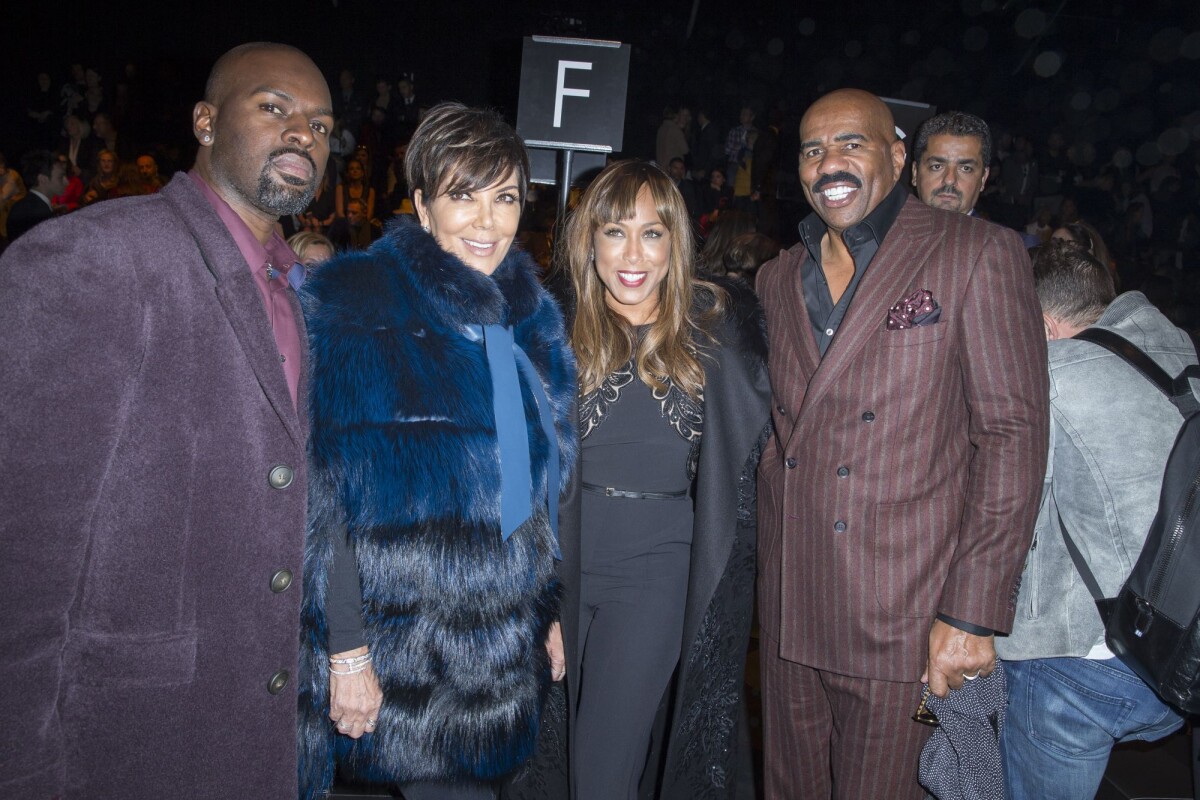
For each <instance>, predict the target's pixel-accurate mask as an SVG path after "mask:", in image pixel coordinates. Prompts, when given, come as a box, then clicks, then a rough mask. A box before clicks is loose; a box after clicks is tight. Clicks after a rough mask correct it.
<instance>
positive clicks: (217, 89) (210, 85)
mask: <svg viewBox="0 0 1200 800" xmlns="http://www.w3.org/2000/svg"><path fill="white" fill-rule="evenodd" d="M270 52H276V53H289V54H292V55H294V56H298V57H300V58H302V59H304V60H306V61H308V63H309V64H312V67H313V69H317V65H316V64H313V63H312V59H310V58H309V57H308V56H307V55H306V54H305V53H304V52H303V51H301V50H298V49H296V48H295V47H292V46H291V45H290V44H279V43H278V42H246V43H245V44H239V45H238V46H237V47H235V48H233V49H232V50H227V51H226V52H225V54H224V55H222V56H221V57H220V58H218V59H217V62H216V63H215V64H213V67H212V70H211V71H210V72H209V73H208V80H207V81H205V83H204V101H205V102H206V103H212V104H213V105H215V106H219V105H221V101H222V100H224V99H225V96H226V95H227V94H228V92H229V88H230V84H231V78H233V77H235V76H239V75H240V74H241V67H243V66H244V64H245V61H246V57H247V56H252V55H256V54H261V53H270Z"/></svg>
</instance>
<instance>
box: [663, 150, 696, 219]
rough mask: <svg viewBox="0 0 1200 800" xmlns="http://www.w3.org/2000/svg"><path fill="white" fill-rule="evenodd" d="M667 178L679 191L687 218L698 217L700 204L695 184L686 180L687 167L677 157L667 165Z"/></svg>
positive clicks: (688, 179)
mask: <svg viewBox="0 0 1200 800" xmlns="http://www.w3.org/2000/svg"><path fill="white" fill-rule="evenodd" d="M666 173H667V176H668V177H669V178H670V179H671V183H673V184H674V185H675V188H676V189H678V190H679V194H680V195H681V196H682V197H683V204H684V206H685V207H686V208H687V212H688V218H689V219H696V217H697V216H698V215H699V208H700V203H699V200H698V199H697V198H696V184H694V183H692V181H691V179H690V178H688V173H687V166H686V165H685V164H684V163H683V159H682V158H680V157H679V156H676V157H675V158H672V159H671V163H670V164H668V165H667V169H666Z"/></svg>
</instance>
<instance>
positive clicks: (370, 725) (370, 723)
mask: <svg viewBox="0 0 1200 800" xmlns="http://www.w3.org/2000/svg"><path fill="white" fill-rule="evenodd" d="M367 727H368V728H374V727H375V720H373V719H371V718H370V717H368V718H367Z"/></svg>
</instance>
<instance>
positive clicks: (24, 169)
mask: <svg viewBox="0 0 1200 800" xmlns="http://www.w3.org/2000/svg"><path fill="white" fill-rule="evenodd" d="M21 179H22V180H23V181H24V182H25V185H26V186H27V187H29V191H27V192H26V193H25V196H24V197H22V198H21V199H20V200H18V201H17V202H16V203H14V204H13V207H12V208H11V209H9V212H8V241H10V242H14V241H16V240H17V238H18V237H19V236H21V235H22V234H24V233H26V232H27V231H28V230H29V229H30V228H32V227H34V226H35V225H37V224H38V223H39V222H44V221H46V220H48V219H50V218H51V217H53V216H54V210H53V209H52V208H51V206H50V198H51V197H53V196H54V195H56V194H59V193H60V192H62V190H63V189H65V188H66V185H67V174H66V170H65V168H64V167H63V165H62V163H61V162H60V161H59V160H58V159H57V158H55V156H54V154H53V153H51V152H50V151H49V150H34V151H33V152H31V153H26V154H25V155H24V156H23V157H22V158H21Z"/></svg>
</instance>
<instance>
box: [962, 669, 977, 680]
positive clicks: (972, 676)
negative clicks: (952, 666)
mask: <svg viewBox="0 0 1200 800" xmlns="http://www.w3.org/2000/svg"><path fill="white" fill-rule="evenodd" d="M978 677H979V672H978V670H977V671H976V672H975V674H974V675H968V674H967V673H965V672H964V673H963V680H964V681H973V680H975V679H976V678H978Z"/></svg>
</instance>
